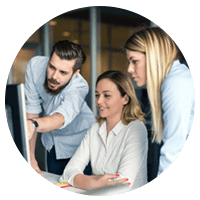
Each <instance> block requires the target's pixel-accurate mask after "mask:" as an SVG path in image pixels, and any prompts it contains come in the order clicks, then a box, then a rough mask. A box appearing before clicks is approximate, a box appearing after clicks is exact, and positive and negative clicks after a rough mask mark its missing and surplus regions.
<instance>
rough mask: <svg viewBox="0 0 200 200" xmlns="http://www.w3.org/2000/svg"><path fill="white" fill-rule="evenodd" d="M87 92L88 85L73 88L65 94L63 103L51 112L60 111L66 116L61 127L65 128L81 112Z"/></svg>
mask: <svg viewBox="0 0 200 200" xmlns="http://www.w3.org/2000/svg"><path fill="white" fill-rule="evenodd" d="M87 93H88V86H87V85H84V86H82V87H79V88H74V89H73V90H71V91H69V92H68V93H66V94H64V95H63V97H62V102H61V104H60V105H59V106H58V107H57V108H56V109H55V110H54V111H53V112H51V113H50V115H53V114H55V113H60V114H62V115H63V116H64V118H65V122H64V124H63V126H62V127H60V128H59V129H63V128H65V127H66V126H67V125H68V124H70V123H71V122H72V121H73V120H74V119H75V118H76V116H77V115H78V114H79V113H80V111H81V107H82V105H83V103H84V102H85V101H84V98H85V96H86V95H87Z"/></svg>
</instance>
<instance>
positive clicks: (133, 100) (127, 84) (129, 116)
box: [96, 71, 145, 125]
mask: <svg viewBox="0 0 200 200" xmlns="http://www.w3.org/2000/svg"><path fill="white" fill-rule="evenodd" d="M102 79H109V80H110V81H112V82H113V83H114V84H116V86H117V88H118V90H119V92H120V94H121V96H122V97H124V96H125V95H126V94H127V96H128V97H129V101H128V103H127V104H126V105H124V107H123V109H122V114H121V121H122V123H123V124H125V125H127V124H129V123H130V122H131V121H134V120H137V119H138V120H140V121H142V122H144V123H145V119H144V115H145V114H144V113H143V112H142V109H141V108H140V104H139V102H138V100H137V97H136V94H135V90H134V87H133V84H132V82H131V79H130V78H129V77H128V76H126V75H125V74H124V73H123V72H121V71H106V72H104V73H103V74H101V75H100V76H99V77H98V78H97V81H96V86H97V84H98V82H99V81H100V80H102ZM105 120H106V119H105V118H102V117H101V116H100V115H99V116H98V117H97V121H98V122H99V123H100V124H102V123H103V122H104V121H105Z"/></svg>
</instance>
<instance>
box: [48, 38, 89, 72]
mask: <svg viewBox="0 0 200 200" xmlns="http://www.w3.org/2000/svg"><path fill="white" fill-rule="evenodd" d="M54 52H55V53H56V54H57V56H58V57H59V58H60V59H64V60H74V59H75V60H76V62H75V65H74V67H73V73H75V72H76V71H77V70H78V69H80V68H81V65H82V64H83V63H84V62H85V60H86V56H85V54H84V52H83V50H82V48H81V46H80V45H78V44H75V43H73V42H70V41H68V40H62V41H58V42H57V43H56V44H55V45H54V46H53V50H52V52H51V55H50V58H49V60H51V57H52V55H53V53H54Z"/></svg>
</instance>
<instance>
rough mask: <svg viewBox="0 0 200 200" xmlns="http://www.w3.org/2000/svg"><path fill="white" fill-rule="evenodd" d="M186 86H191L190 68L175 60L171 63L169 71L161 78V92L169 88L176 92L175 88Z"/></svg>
mask: <svg viewBox="0 0 200 200" xmlns="http://www.w3.org/2000/svg"><path fill="white" fill-rule="evenodd" d="M187 88H188V89H191V88H193V80H192V76H191V73H190V69H189V68H188V67H187V66H186V65H185V64H182V63H180V62H179V61H178V60H177V61H175V62H174V63H173V65H172V67H171V70H170V72H169V73H168V75H167V76H166V77H165V79H164V80H163V83H162V87H161V92H162V93H164V92H165V91H169V90H170V91H171V92H173V90H174V91H175V92H177V90H182V89H184V90H187Z"/></svg>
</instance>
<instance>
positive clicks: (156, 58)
mask: <svg viewBox="0 0 200 200" xmlns="http://www.w3.org/2000/svg"><path fill="white" fill-rule="evenodd" d="M124 47H125V49H127V50H130V51H138V52H141V53H144V54H145V55H146V85H147V92H148V97H149V101H150V104H151V110H152V118H153V132H152V134H153V140H152V141H156V142H158V143H161V141H162V138H163V129H164V123H163V118H162V115H163V111H162V101H161V86H162V83H163V80H164V78H165V77H166V76H167V75H168V73H169V71H170V69H171V66H172V63H173V62H174V61H175V60H176V59H178V58H179V53H180V51H179V49H178V47H177V46H176V44H175V43H174V42H173V40H172V39H171V38H170V37H169V36H168V35H167V34H166V33H165V32H164V31H163V30H162V29H161V28H159V27H152V28H142V29H140V30H137V31H136V32H135V33H134V34H133V35H132V36H131V37H130V38H129V39H128V40H127V42H126V44H125V46H124Z"/></svg>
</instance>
